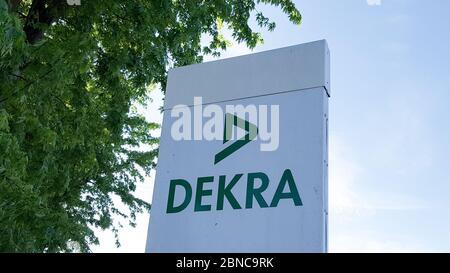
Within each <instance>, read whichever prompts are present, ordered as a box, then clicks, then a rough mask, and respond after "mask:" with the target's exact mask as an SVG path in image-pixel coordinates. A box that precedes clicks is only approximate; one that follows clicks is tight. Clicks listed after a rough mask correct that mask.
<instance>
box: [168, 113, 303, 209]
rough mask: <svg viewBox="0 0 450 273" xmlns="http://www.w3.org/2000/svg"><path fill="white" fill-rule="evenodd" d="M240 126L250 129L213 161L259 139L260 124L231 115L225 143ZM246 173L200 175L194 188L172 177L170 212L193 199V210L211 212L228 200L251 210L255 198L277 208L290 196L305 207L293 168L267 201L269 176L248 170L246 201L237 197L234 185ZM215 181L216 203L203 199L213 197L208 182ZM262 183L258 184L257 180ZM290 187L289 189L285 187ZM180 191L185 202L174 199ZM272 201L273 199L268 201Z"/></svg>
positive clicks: (183, 207)
mask: <svg viewBox="0 0 450 273" xmlns="http://www.w3.org/2000/svg"><path fill="white" fill-rule="evenodd" d="M233 126H237V127H239V128H241V129H243V130H245V131H246V132H247V134H245V135H244V136H243V137H242V138H240V139H238V140H236V141H235V142H233V143H232V144H230V145H229V146H227V147H226V148H224V149H223V150H222V151H220V152H219V153H217V154H216V155H215V157H214V164H217V163H219V162H221V161H222V160H224V159H225V158H227V157H228V156H230V155H231V154H233V153H234V152H236V151H237V150H239V149H240V148H242V147H243V146H244V145H246V144H247V143H249V142H250V141H252V140H253V139H255V138H256V136H257V134H258V127H257V126H256V125H254V124H252V123H250V122H249V121H247V120H244V119H241V118H239V117H238V116H235V115H232V114H228V113H227V114H226V115H225V124H224V137H223V143H224V144H225V143H227V142H228V141H230V140H231V139H232V128H233ZM243 176H244V174H242V173H241V174H235V175H234V176H233V177H232V178H231V179H228V178H227V176H226V175H219V176H218V178H217V179H216V178H215V177H214V176H204V177H199V178H197V180H196V182H197V183H196V187H195V189H193V186H192V185H193V184H191V183H190V182H189V181H187V180H185V179H172V180H170V184H169V196H168V199H167V209H166V212H167V213H178V212H181V211H183V210H185V209H186V208H187V207H188V206H189V204H190V203H191V201H192V200H193V202H194V211H195V212H199V211H211V210H213V209H215V210H218V211H220V210H223V209H224V204H225V202H228V204H229V205H230V206H231V207H232V208H233V209H242V208H246V209H251V208H253V207H254V203H255V201H256V203H257V205H258V206H259V207H260V208H269V207H277V206H278V204H279V202H280V201H281V200H282V199H290V200H291V201H292V203H293V204H294V205H295V206H302V205H303V203H302V200H301V198H300V194H299V191H298V188H297V186H296V183H295V180H294V176H293V174H292V172H291V170H290V169H286V170H285V171H284V172H283V174H282V176H281V178H280V179H279V182H278V186H277V189H276V191H275V193H274V195H273V197H272V198H271V199H270V200H266V199H265V198H264V196H263V192H265V191H266V190H267V188H268V187H269V184H270V179H269V177H268V175H267V174H265V173H263V172H254V173H248V174H247V175H246V179H245V180H246V183H247V185H246V187H245V188H246V194H245V200H238V199H237V198H236V196H235V195H234V194H233V191H232V190H233V188H234V187H235V186H236V185H237V184H238V183H239V181H242V180H244V179H241V178H242V177H243ZM215 181H217V182H218V183H216V190H217V195H216V196H217V198H216V203H215V205H214V204H212V203H206V202H204V197H207V196H213V187H208V185H210V184H212V183H213V182H215ZM257 182H259V183H257ZM286 188H287V191H286V190H285V189H286ZM178 194H181V196H183V198H182V201H181V202H180V200H179V199H180V198H178V202H175V200H176V196H178ZM268 201H270V202H268Z"/></svg>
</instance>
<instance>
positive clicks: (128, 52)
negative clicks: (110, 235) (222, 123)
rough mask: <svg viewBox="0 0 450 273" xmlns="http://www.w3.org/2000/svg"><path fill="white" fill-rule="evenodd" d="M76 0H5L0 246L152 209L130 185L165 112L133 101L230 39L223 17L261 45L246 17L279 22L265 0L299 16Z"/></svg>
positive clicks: (8, 248) (188, 2)
mask: <svg viewBox="0 0 450 273" xmlns="http://www.w3.org/2000/svg"><path fill="white" fill-rule="evenodd" d="M70 2H74V1H69V3H70ZM80 2H81V5H68V2H66V0H9V1H6V0H0V46H1V48H0V234H1V235H0V251H1V252H58V251H63V252H64V251H72V250H73V249H74V246H76V247H77V248H79V249H80V250H81V251H89V245H91V244H95V243H98V239H97V238H96V236H95V234H94V232H93V227H99V228H102V229H111V230H113V231H114V232H115V233H116V235H117V230H118V223H116V222H115V221H113V215H119V216H121V217H123V218H124V219H126V220H127V221H129V223H130V224H131V225H134V222H135V216H136V213H139V212H142V211H143V210H144V209H147V210H148V209H150V204H148V203H146V202H144V201H143V200H141V199H139V198H136V197H135V196H134V195H133V192H134V190H135V188H136V184H137V183H138V182H140V181H142V180H143V175H144V174H148V173H149V172H150V170H151V169H152V168H154V166H155V160H156V157H157V144H158V139H157V138H155V137H153V136H151V134H150V133H149V132H150V131H151V130H152V129H155V128H157V127H158V124H155V123H153V122H150V121H147V120H145V118H144V117H143V116H140V115H139V114H138V113H137V112H136V111H135V109H134V107H133V106H134V105H136V104H144V103H146V102H147V97H148V94H149V92H150V90H152V89H153V87H154V86H155V85H158V86H160V88H161V89H162V90H163V91H164V90H165V83H166V75H167V70H168V69H169V68H170V67H174V66H182V65H187V64H192V63H198V62H201V61H202V56H203V55H205V54H213V55H218V54H220V51H221V50H225V49H226V48H227V45H228V41H227V40H226V39H225V38H224V37H223V35H222V33H221V28H222V25H225V26H227V27H228V28H229V29H230V31H231V32H232V37H233V39H234V40H236V41H237V42H243V43H246V44H247V46H248V47H250V48H253V47H255V46H256V45H257V44H258V43H259V42H261V41H262V39H261V36H260V34H259V33H258V32H255V31H254V30H252V29H251V27H250V26H249V21H250V20H251V19H252V18H255V20H256V22H257V24H258V25H259V26H260V27H262V28H267V29H269V30H273V29H274V27H275V23H273V22H271V21H270V20H269V19H268V18H266V17H265V16H264V15H263V14H262V13H260V12H258V11H257V10H256V8H257V6H258V4H271V5H275V6H279V7H280V8H281V9H282V10H283V11H284V12H285V13H286V14H287V15H288V17H289V19H290V20H291V21H292V22H293V23H295V24H300V21H301V15H300V13H299V12H298V10H297V9H296V8H295V6H294V4H293V3H292V2H291V1H290V0H256V1H253V0H210V1H204V0H171V1H169V0H128V1H113V0H97V1H87V0H84V1H83V0H81V1H80ZM202 35H208V36H209V37H210V43H209V44H207V45H206V46H202V43H201V37H202ZM142 145H147V147H150V148H149V149H147V150H142V149H138V148H139V147H140V146H142ZM113 196H118V197H120V200H121V202H123V203H124V204H126V206H127V208H128V210H127V211H119V210H118V209H117V206H116V204H114V202H113V199H112V198H113Z"/></svg>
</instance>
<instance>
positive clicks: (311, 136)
mask: <svg viewBox="0 0 450 273" xmlns="http://www.w3.org/2000/svg"><path fill="white" fill-rule="evenodd" d="M329 95H330V82H329V51H328V47H327V43H326V41H317V42H313V43H308V44H303V45H297V46H292V47H287V48H282V49H277V50H271V51H266V52H262V53H256V54H251V55H247V56H242V57H236V58H230V59H225V60H219V61H214V62H208V63H203V64H197V65H191V66H186V67H181V68H176V69H173V70H171V71H170V72H169V79H168V88H167V95H166V101H165V106H164V118H163V125H162V133H161V142H160V151H159V159H158V167H157V172H156V179H155V187H154V194H153V201H152V210H151V216H150V222H149V229H148V237H147V247H146V251H147V252H326V251H327V207H328V203H327V198H328V197H327V188H328V177H327V173H328V172H327V170H328V162H327V160H328V158H327V157H328V149H327V142H328V133H327V126H328V97H329Z"/></svg>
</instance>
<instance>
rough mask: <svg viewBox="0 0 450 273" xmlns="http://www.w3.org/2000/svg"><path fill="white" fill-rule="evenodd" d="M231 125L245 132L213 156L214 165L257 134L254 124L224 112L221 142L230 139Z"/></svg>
mask: <svg viewBox="0 0 450 273" xmlns="http://www.w3.org/2000/svg"><path fill="white" fill-rule="evenodd" d="M233 126H237V127H239V128H241V129H243V130H245V131H247V134H246V135H245V136H243V137H242V138H240V139H238V140H236V141H235V142H234V143H233V144H231V145H230V146H228V147H226V148H225V149H223V150H222V151H220V152H219V153H218V154H216V156H215V157H214V165H215V164H217V163H219V162H220V161H222V160H224V159H225V158H227V157H228V156H229V155H231V154H232V153H234V152H236V151H237V150H239V149H240V148H242V146H244V145H245V144H247V143H249V142H250V141H252V140H253V139H255V138H256V136H257V135H258V127H257V126H256V125H255V124H253V123H250V122H248V121H247V120H244V119H241V118H239V117H238V116H235V115H232V114H229V113H226V114H225V126H224V130H223V143H226V142H227V141H229V140H230V139H231V137H232V132H233V130H232V129H233Z"/></svg>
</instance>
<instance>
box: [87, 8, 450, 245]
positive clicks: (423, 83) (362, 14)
mask: <svg viewBox="0 0 450 273" xmlns="http://www.w3.org/2000/svg"><path fill="white" fill-rule="evenodd" d="M295 2H296V4H297V7H298V8H299V9H300V10H301V12H302V14H303V24H302V25H301V27H298V26H294V25H292V24H291V23H289V22H288V20H287V19H286V16H284V15H283V14H282V12H281V11H279V10H278V9H277V8H273V7H264V8H262V7H261V8H259V10H261V11H265V13H266V15H268V16H269V17H270V18H271V19H273V20H275V21H276V22H277V28H276V30H275V31H274V32H271V33H269V32H264V33H263V34H264V35H263V36H264V38H265V43H264V44H263V45H261V46H258V47H257V48H256V49H255V50H254V52H258V51H263V50H269V49H274V48H279V47H284V46H289V45H294V44H300V43H304V42H310V41H314V40H320V39H327V41H328V43H329V47H330V51H331V56H332V63H331V71H332V73H331V74H332V95H331V98H330V155H329V156H330V175H329V189H330V208H329V209H330V226H329V229H330V232H329V250H330V252H345V251H356V252H359V251H362V252H368V251H450V213H449V212H448V208H449V207H450V175H449V172H448V169H449V168H450V161H449V160H448V157H449V156H448V155H449V154H450V123H449V122H448V121H447V117H449V116H450V108H449V107H448V106H449V103H450V62H449V61H450V50H449V48H450V46H449V44H450V31H449V26H450V12H449V11H450V1H448V0H433V1H425V0H339V1H338V0H298V1H295ZM369 3H378V4H379V5H369ZM247 53H251V51H249V50H248V49H246V48H245V47H244V46H243V45H234V46H233V47H232V48H231V49H230V50H229V51H228V52H227V53H225V54H224V55H223V57H230V56H238V55H243V54H247ZM154 97H155V103H154V104H153V105H152V106H151V107H150V109H147V110H146V113H147V115H148V116H149V117H150V118H152V119H157V120H160V118H161V117H160V114H159V112H158V111H157V110H156V109H157V107H159V106H160V104H161V95H160V94H157V93H155V94H154ZM152 183H153V177H150V178H148V179H147V181H146V183H145V185H142V186H141V187H140V188H139V190H138V194H139V196H141V197H143V198H145V199H146V200H148V201H149V200H151V194H152ZM147 224H148V214H144V215H141V216H139V221H138V226H137V228H136V229H132V228H125V229H123V230H122V232H121V241H122V245H123V246H122V247H121V248H119V249H115V248H114V239H113V236H112V235H110V234H108V233H105V232H99V236H100V240H101V245H100V246H96V247H93V251H94V252H130V251H131V252H143V251H144V246H145V240H146V236H147V234H146V232H147Z"/></svg>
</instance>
